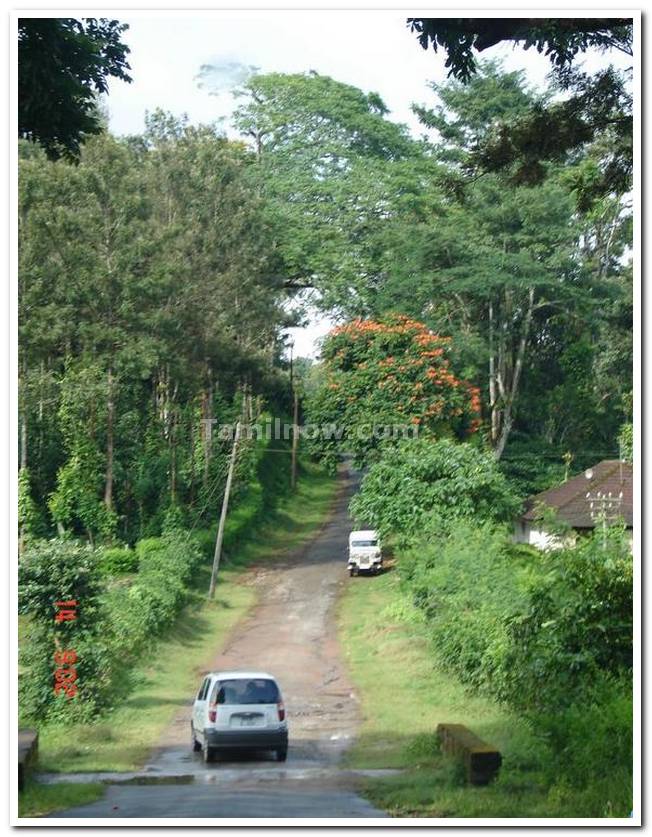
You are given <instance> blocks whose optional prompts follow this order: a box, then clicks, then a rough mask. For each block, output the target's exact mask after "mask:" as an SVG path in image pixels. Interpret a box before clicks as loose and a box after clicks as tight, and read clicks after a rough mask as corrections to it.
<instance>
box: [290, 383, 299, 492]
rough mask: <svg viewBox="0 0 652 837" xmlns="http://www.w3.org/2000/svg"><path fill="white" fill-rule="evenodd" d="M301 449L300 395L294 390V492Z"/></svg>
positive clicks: (292, 477) (291, 482)
mask: <svg viewBox="0 0 652 837" xmlns="http://www.w3.org/2000/svg"><path fill="white" fill-rule="evenodd" d="M298 447H299V393H298V392H297V389H296V387H295V388H294V419H293V423H292V472H291V479H290V485H291V487H292V491H294V489H295V488H296V485H297V448H298Z"/></svg>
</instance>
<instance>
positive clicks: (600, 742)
mask: <svg viewBox="0 0 652 837" xmlns="http://www.w3.org/2000/svg"><path fill="white" fill-rule="evenodd" d="M632 699H633V694H632V684H631V680H629V679H628V678H621V679H618V678H613V677H609V676H607V677H603V678H599V679H598V680H597V681H596V683H595V685H594V686H593V687H592V688H591V689H590V690H589V691H588V693H587V694H586V695H585V696H584V697H583V699H582V701H581V702H578V703H574V704H572V705H571V706H569V707H568V708H567V709H566V710H565V711H564V712H562V713H560V712H554V713H550V714H545V713H544V714H541V715H536V716H534V717H533V721H532V722H533V727H534V730H535V732H536V733H537V734H538V735H539V736H540V737H541V738H542V739H543V741H544V742H545V743H546V744H547V745H548V749H547V753H548V757H547V762H546V764H545V768H546V771H547V774H548V781H549V782H550V784H551V790H550V796H551V798H553V799H555V800H556V801H562V802H563V801H570V802H571V803H574V805H576V806H578V805H579V806H581V807H582V808H585V809H587V810H589V811H593V812H596V814H599V815H600V816H605V817H606V816H608V817H627V816H628V815H629V813H630V811H631V809H632V797H633V779H632V765H633V743H634V737H633V705H632V703H633V700H632Z"/></svg>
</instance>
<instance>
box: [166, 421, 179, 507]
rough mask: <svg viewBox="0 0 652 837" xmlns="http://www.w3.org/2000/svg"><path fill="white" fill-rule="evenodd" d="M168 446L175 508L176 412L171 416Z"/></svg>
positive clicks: (172, 503) (171, 500)
mask: <svg viewBox="0 0 652 837" xmlns="http://www.w3.org/2000/svg"><path fill="white" fill-rule="evenodd" d="M168 445H169V448H170V505H172V506H174V505H175V504H176V499H177V423H176V414H175V411H174V410H173V411H171V415H170V434H169V437H168Z"/></svg>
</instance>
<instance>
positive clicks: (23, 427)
mask: <svg viewBox="0 0 652 837" xmlns="http://www.w3.org/2000/svg"><path fill="white" fill-rule="evenodd" d="M23 468H27V411H26V410H25V408H24V407H23V409H22V411H21V416H20V469H21V471H22V469H23Z"/></svg>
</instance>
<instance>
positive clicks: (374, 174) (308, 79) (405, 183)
mask: <svg viewBox="0 0 652 837" xmlns="http://www.w3.org/2000/svg"><path fill="white" fill-rule="evenodd" d="M242 96H243V99H244V102H243V104H242V105H241V106H240V107H239V108H238V110H237V111H236V115H235V124H236V127H237V128H238V129H239V130H240V131H241V133H242V134H243V135H244V136H245V137H247V138H248V139H249V140H250V142H251V143H252V145H253V147H254V149H255V153H256V155H257V158H258V167H257V168H256V169H255V174H256V176H257V181H256V182H257V188H258V189H259V191H260V193H261V195H262V196H263V197H264V198H265V200H266V202H267V207H268V208H267V217H268V218H269V220H270V223H271V225H272V229H273V231H274V235H275V237H276V240H277V242H278V245H277V246H278V253H279V255H280V257H281V259H282V263H283V264H282V270H283V274H284V277H285V282H286V285H287V286H288V287H289V288H290V289H293V290H300V289H306V288H316V289H317V290H318V291H319V294H320V296H321V301H322V304H323V305H324V306H326V307H336V308H338V309H340V310H342V311H344V312H346V313H349V314H356V313H357V314H360V313H364V311H365V305H366V294H367V291H368V289H369V288H372V287H373V286H374V284H375V283H377V282H378V281H379V279H380V277H381V276H382V274H383V271H384V269H385V265H384V261H383V249H384V248H383V233H384V231H385V229H386V228H387V226H388V225H389V223H390V222H391V219H392V217H393V214H394V213H395V212H396V209H397V206H398V205H399V204H400V202H401V201H402V200H407V199H409V197H408V196H409V195H410V194H412V193H413V192H414V191H415V189H417V188H418V173H417V171H416V170H415V169H414V166H413V165H412V162H413V159H414V158H415V156H416V155H417V154H418V149H419V146H418V144H417V143H415V142H414V141H412V140H411V139H410V138H409V135H408V132H407V129H406V128H405V127H404V126H401V125H397V124H394V123H392V122H390V121H389V120H388V119H387V118H386V116H387V113H388V111H387V108H386V106H385V105H384V103H383V102H382V100H381V99H380V97H379V96H377V95H376V94H373V93H370V94H366V93H363V92H362V91H361V90H357V89H356V88H354V87H351V86H349V85H345V84H342V83H340V82H337V81H334V80H333V79H331V78H328V77H327V76H320V75H318V74H316V73H310V74H307V75H287V76H286V75H280V74H276V73H272V74H269V75H260V76H254V77H252V78H251V79H250V80H249V81H248V82H247V84H246V85H245V86H244V88H243V90H242Z"/></svg>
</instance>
